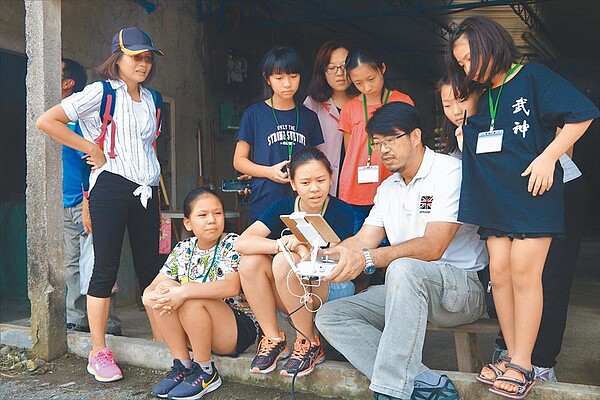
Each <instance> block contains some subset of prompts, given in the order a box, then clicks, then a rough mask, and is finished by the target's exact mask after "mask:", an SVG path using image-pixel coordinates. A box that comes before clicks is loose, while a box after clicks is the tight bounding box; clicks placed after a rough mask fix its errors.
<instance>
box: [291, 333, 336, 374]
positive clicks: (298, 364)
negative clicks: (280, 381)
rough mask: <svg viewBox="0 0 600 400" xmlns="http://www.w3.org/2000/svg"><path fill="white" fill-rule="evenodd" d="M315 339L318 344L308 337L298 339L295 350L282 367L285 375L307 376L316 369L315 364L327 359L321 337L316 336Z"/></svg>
mask: <svg viewBox="0 0 600 400" xmlns="http://www.w3.org/2000/svg"><path fill="white" fill-rule="evenodd" d="M315 340H316V344H313V343H311V342H310V341H308V340H306V339H296V341H295V342H294V352H293V353H292V356H291V357H290V359H289V360H287V362H286V363H285V364H284V365H283V368H281V373H280V374H281V375H283V376H294V375H296V376H305V375H308V374H310V373H311V372H312V371H313V369H315V365H317V364H319V363H322V362H323V361H325V351H323V347H321V343H320V342H319V338H318V337H316V338H315Z"/></svg>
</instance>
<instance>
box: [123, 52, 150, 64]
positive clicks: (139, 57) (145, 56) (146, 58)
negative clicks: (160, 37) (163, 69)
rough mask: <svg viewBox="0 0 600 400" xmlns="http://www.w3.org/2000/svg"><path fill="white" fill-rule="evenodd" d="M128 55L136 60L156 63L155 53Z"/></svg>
mask: <svg viewBox="0 0 600 400" xmlns="http://www.w3.org/2000/svg"><path fill="white" fill-rule="evenodd" d="M128 56H129V57H132V58H133V59H134V60H135V61H136V62H142V61H145V62H147V63H148V64H152V63H154V55H152V54H134V55H130V54H128Z"/></svg>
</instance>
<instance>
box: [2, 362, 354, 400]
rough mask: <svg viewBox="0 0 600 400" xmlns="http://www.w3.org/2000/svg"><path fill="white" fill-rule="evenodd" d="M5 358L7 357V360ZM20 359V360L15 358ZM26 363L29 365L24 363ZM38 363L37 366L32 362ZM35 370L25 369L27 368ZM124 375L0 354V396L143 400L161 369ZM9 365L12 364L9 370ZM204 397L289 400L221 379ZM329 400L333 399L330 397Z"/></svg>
mask: <svg viewBox="0 0 600 400" xmlns="http://www.w3.org/2000/svg"><path fill="white" fill-rule="evenodd" d="M7 358H10V360H9V359H7ZM18 358H21V360H18ZM28 362H29V365H24V364H26V363H28ZM32 362H33V363H39V364H41V365H34V364H32ZM34 366H36V367H37V369H36V370H35V371H33V372H28V371H27V367H30V368H33V367H34ZM120 366H121V368H122V370H123V376H124V378H123V379H122V380H120V381H118V382H112V383H99V382H96V381H95V380H94V379H93V378H92V377H91V376H90V375H89V374H88V373H87V371H86V369H85V367H86V361H85V360H84V359H82V358H79V357H75V356H72V355H66V356H63V357H61V358H59V359H57V360H54V361H52V362H50V363H48V364H45V363H43V361H39V360H37V361H36V360H30V359H28V358H27V354H26V353H25V352H24V351H13V352H12V354H11V356H7V354H3V355H2V363H1V365H0V399H11V400H21V399H23V400H25V399H27V400H30V399H36V400H38V399H39V400H41V399H60V400H121V399H123V400H133V399H136V400H146V399H155V397H153V396H151V395H150V390H151V389H152V387H153V386H154V384H155V383H156V382H158V381H159V380H160V379H161V378H162V376H163V375H164V374H165V371H154V370H149V369H144V368H138V367H131V366H128V365H120ZM11 367H13V368H12V369H11ZM204 398H205V399H207V400H258V399H270V400H271V399H272V400H284V399H292V395H291V391H290V392H283V391H280V390H275V389H269V388H261V387H257V386H248V385H242V384H239V383H234V382H226V381H224V382H223V385H222V386H221V387H220V388H219V389H218V390H216V391H214V392H212V393H209V394H208V395H206V396H205V397H204ZM296 399H297V400H313V399H314V400H324V398H322V397H318V396H315V395H310V394H304V393H296ZM329 400H336V399H331V398H329ZM337 400H342V399H339V398H338V399H337Z"/></svg>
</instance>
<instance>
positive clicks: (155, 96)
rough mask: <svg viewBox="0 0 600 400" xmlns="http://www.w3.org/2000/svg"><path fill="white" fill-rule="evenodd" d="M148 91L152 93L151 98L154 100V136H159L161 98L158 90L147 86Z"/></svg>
mask: <svg viewBox="0 0 600 400" xmlns="http://www.w3.org/2000/svg"><path fill="white" fill-rule="evenodd" d="M146 89H148V91H150V94H151V95H152V100H153V101H154V107H155V108H156V137H157V138H158V137H159V136H160V130H161V128H162V108H163V98H162V95H161V94H160V92H159V91H158V90H154V89H152V88H150V87H147V88H146Z"/></svg>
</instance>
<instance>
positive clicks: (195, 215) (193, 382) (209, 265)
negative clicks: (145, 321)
mask: <svg viewBox="0 0 600 400" xmlns="http://www.w3.org/2000/svg"><path fill="white" fill-rule="evenodd" d="M183 208H184V209H183V213H184V219H183V224H184V226H185V227H186V229H188V230H189V231H192V232H193V233H194V236H192V237H190V238H188V239H185V240H182V241H181V242H179V243H178V244H177V245H176V246H175V248H174V249H173V251H172V252H171V254H170V255H169V257H168V258H167V261H166V262H165V264H164V266H163V267H162V269H161V270H160V272H159V274H158V276H157V277H156V278H155V279H154V281H153V282H152V283H151V284H150V286H149V287H148V288H147V289H146V291H145V292H144V297H143V302H144V305H145V306H146V308H147V309H148V314H149V315H152V318H151V320H152V323H153V324H154V326H155V327H156V328H158V329H157V331H158V332H160V334H161V336H162V339H163V340H164V341H165V342H166V344H167V346H168V347H169V350H170V352H171V354H172V355H173V358H174V360H173V367H172V368H171V371H170V372H169V373H168V374H167V376H166V377H165V378H164V379H163V380H162V381H160V382H159V383H158V384H157V385H156V386H155V387H154V389H153V390H152V394H153V395H155V396H158V397H165V398H166V397H169V398H171V399H184V398H195V399H199V398H201V397H202V396H204V395H205V394H206V393H209V392H212V391H213V390H216V389H217V388H219V386H221V378H220V377H219V374H218V372H217V369H216V368H215V365H214V362H213V361H212V360H211V351H212V352H214V353H215V354H221V355H231V356H237V355H238V354H239V353H241V352H243V351H244V350H246V348H248V346H250V345H251V344H253V343H254V341H255V340H256V333H257V330H256V323H255V319H254V315H253V314H252V312H251V310H250V308H249V307H248V305H247V303H246V301H245V299H244V297H243V294H242V293H241V291H240V289H241V288H240V278H239V276H238V272H237V268H238V264H239V261H240V260H239V258H240V256H239V255H238V253H237V252H236V251H235V249H234V243H235V241H236V240H237V238H238V235H237V234H235V233H228V234H224V233H223V229H224V226H225V213H224V211H223V204H222V202H221V200H220V199H219V197H218V196H217V194H216V193H215V192H213V191H212V190H210V189H207V188H203V187H202V188H197V189H194V190H193V191H192V192H190V193H189V194H188V195H187V196H186V198H185V200H184V204H183ZM188 344H189V345H190V346H191V348H192V351H193V354H194V360H192V359H191V358H190V354H189V349H188Z"/></svg>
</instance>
